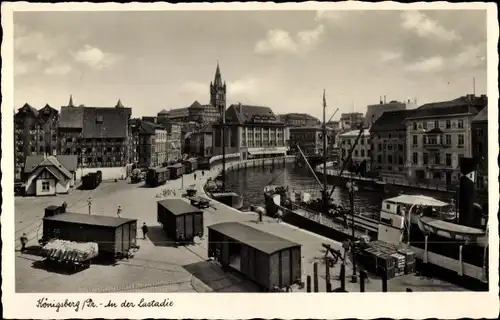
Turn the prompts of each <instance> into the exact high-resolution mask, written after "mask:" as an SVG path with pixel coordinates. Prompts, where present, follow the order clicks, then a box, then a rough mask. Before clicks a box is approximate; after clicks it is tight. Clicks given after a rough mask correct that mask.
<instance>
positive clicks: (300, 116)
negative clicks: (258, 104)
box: [277, 113, 321, 127]
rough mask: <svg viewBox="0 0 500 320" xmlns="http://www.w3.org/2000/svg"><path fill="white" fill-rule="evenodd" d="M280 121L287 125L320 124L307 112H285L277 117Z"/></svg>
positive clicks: (309, 125) (304, 125) (305, 125)
mask: <svg viewBox="0 0 500 320" xmlns="http://www.w3.org/2000/svg"><path fill="white" fill-rule="evenodd" d="M278 118H279V121H280V122H284V123H285V126H287V127H314V126H317V125H319V124H321V121H319V120H318V119H317V118H315V117H313V116H311V115H309V114H307V113H287V114H281V115H279V116H278V117H277V119H278Z"/></svg>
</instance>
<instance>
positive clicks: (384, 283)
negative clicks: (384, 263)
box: [382, 270, 387, 292]
mask: <svg viewBox="0 0 500 320" xmlns="http://www.w3.org/2000/svg"><path fill="white" fill-rule="evenodd" d="M382 292H387V271H386V270H384V272H382Z"/></svg>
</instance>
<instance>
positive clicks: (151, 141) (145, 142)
mask: <svg viewBox="0 0 500 320" xmlns="http://www.w3.org/2000/svg"><path fill="white" fill-rule="evenodd" d="M138 135H139V145H138V149H139V161H138V165H139V167H141V168H149V167H156V166H159V165H162V164H163V163H165V162H167V130H165V129H164V128H163V127H162V126H161V125H158V124H155V123H152V122H147V121H140V122H139V128H138Z"/></svg>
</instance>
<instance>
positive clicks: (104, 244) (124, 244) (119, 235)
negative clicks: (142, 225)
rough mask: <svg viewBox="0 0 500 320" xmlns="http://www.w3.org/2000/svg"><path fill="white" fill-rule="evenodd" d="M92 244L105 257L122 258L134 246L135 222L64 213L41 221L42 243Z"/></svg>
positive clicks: (135, 243)
mask: <svg viewBox="0 0 500 320" xmlns="http://www.w3.org/2000/svg"><path fill="white" fill-rule="evenodd" d="M52 239H60V240H68V241H75V242H95V243H97V244H98V246H99V252H100V253H102V254H103V255H106V256H113V257H117V256H121V255H126V254H128V252H129V250H130V249H132V248H133V247H135V246H136V245H137V220H136V219H125V218H118V217H108V216H99V215H90V214H81V213H71V212H66V213H62V214H58V215H55V216H51V217H45V218H43V239H42V240H43V241H49V240H52Z"/></svg>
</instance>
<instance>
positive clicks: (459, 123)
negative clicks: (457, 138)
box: [458, 120, 464, 129]
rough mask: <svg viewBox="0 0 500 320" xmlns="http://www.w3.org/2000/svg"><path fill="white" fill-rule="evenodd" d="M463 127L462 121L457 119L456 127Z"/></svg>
mask: <svg viewBox="0 0 500 320" xmlns="http://www.w3.org/2000/svg"><path fill="white" fill-rule="evenodd" d="M463 127H464V121H463V120H458V128H460V129H462V128H463Z"/></svg>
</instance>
